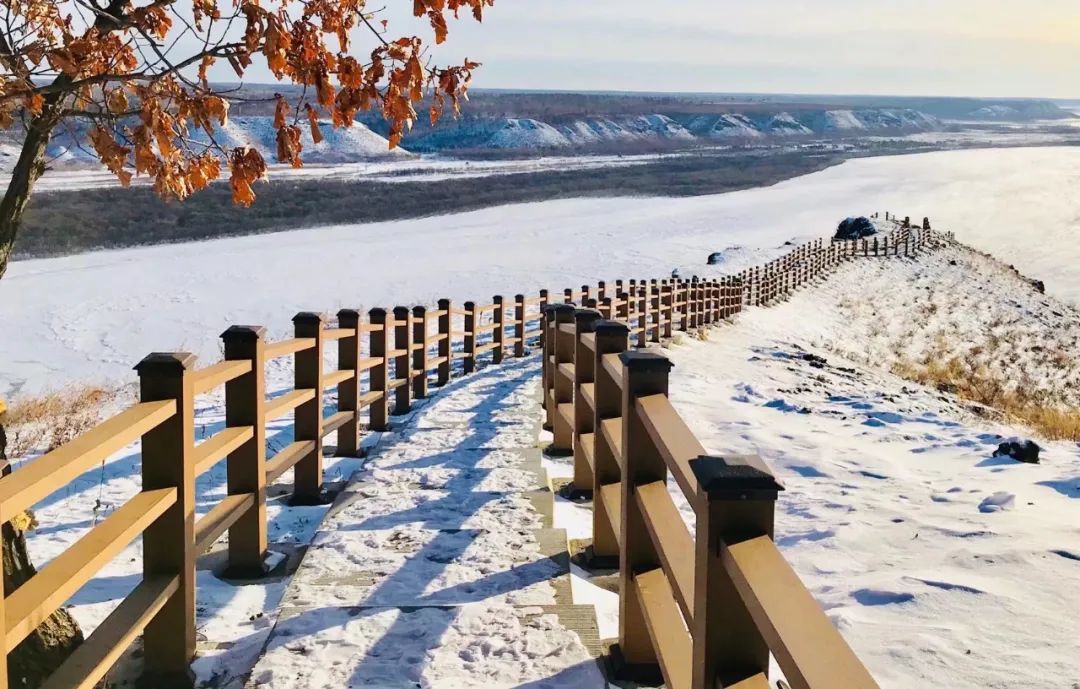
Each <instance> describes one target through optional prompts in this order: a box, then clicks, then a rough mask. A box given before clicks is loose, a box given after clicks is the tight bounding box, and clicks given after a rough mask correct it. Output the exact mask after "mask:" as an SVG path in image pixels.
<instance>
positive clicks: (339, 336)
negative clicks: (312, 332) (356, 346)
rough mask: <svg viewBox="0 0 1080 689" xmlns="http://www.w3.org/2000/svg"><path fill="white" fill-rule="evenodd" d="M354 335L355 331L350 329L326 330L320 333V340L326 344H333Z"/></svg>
mask: <svg viewBox="0 0 1080 689" xmlns="http://www.w3.org/2000/svg"><path fill="white" fill-rule="evenodd" d="M355 334H356V331H355V330H353V329H352V328H327V329H326V330H324V331H322V338H323V340H325V341H327V342H333V341H337V340H344V339H345V338H346V337H352V336H353V335H355Z"/></svg>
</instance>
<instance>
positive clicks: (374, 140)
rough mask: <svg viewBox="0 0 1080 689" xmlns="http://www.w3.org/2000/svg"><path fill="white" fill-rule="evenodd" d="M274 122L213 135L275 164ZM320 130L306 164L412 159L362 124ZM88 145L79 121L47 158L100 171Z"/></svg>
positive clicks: (5, 163) (2, 159)
mask: <svg viewBox="0 0 1080 689" xmlns="http://www.w3.org/2000/svg"><path fill="white" fill-rule="evenodd" d="M273 122H274V121H273V118H272V117H258V116H256V117H248V116H239V117H232V118H230V119H229V121H228V123H227V124H226V125H225V126H224V127H220V128H218V129H216V130H215V131H214V139H215V140H216V141H217V142H218V143H219V144H221V146H222V147H224V148H226V149H229V148H231V147H234V146H252V147H254V148H257V149H258V150H259V152H261V153H262V154H263V157H264V158H265V159H266V160H267V161H269V162H274V161H276V160H277V157H276V153H275V152H276V151H277V143H276V141H277V138H276V137H277V130H276V129H274V126H273ZM321 130H322V133H323V136H324V137H325V139H324V140H323V141H322V143H319V144H315V143H314V142H313V141H312V139H311V135H310V134H309V133H308V131H307V126H306V123H305V126H304V127H303V132H304V133H303V137H302V139H301V143H302V144H303V146H304V151H303V157H304V161H305V162H308V163H339V162H358V161H370V160H387V159H390V160H393V159H398V160H400V159H405V158H410V157H412V156H411V155H410V154H409V153H408V152H407V151H405V150H403V149H401V148H398V149H394V150H390V145H389V142H388V141H387V140H386V139H385V138H384V137H382V136H379V135H378V134H376V133H375V132H373V131H371V130H370V129H368V128H367V127H366V126H365V125H363V124H362V123H360V122H359V121H357V122H354V123H353V125H352V127H349V128H348V129H338V130H335V129H334V128H333V127H332V126H331V123H330V121H329V120H327V121H324V122H322V123H321ZM191 138H192V139H193V140H194V141H201V142H208V141H209V139H208V138H207V136H206V133H205V132H203V131H202V130H194V131H192V133H191ZM87 141H88V140H87V136H86V128H85V127H84V126H81V125H80V123H79V122H77V121H76V122H73V123H71V125H70V126H69V127H65V128H63V129H62V130H61V131H58V132H57V133H56V134H55V135H54V136H53V138H52V140H51V142H50V143H49V149H48V155H49V157H50V159H51V163H52V164H53V165H59V166H61V167H64V166H69V167H70V166H75V167H79V166H93V167H100V166H101V163H100V162H98V161H97V159H96V158H95V157H94V156H93V155H92V149H91V148H90V146H89V144H88V143H87ZM17 150H18V149H17V148H16V147H15V146H14V144H12V143H10V142H9V141H7V140H0V170H8V169H10V168H11V167H12V166H13V165H14V164H15V160H16V156H17Z"/></svg>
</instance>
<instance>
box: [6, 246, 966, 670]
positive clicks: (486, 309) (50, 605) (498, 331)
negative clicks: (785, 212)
mask: <svg viewBox="0 0 1080 689" xmlns="http://www.w3.org/2000/svg"><path fill="white" fill-rule="evenodd" d="M946 239H947V235H942V234H940V233H934V232H930V231H923V230H912V231H910V232H908V231H906V230H905V232H904V233H903V234H902V235H897V238H896V239H893V241H892V243H891V244H890V243H889V238H885V239H884V241H883V242H882V244H880V245H879V244H878V243H877V241H876V240H875V241H874V243H873V244H872V245H868V244H866V242H865V241H864V242H863V243H862V244H858V243H845V242H834V243H832V244H830V245H828V246H825V245H824V244H823V243H822V242H820V241H817V242H811V243H809V244H807V245H804V246H801V247H798V248H797V249H795V250H793V251H792V252H791V253H789V254H787V255H785V256H783V257H781V258H778V259H776V260H774V261H771V262H769V263H768V264H766V265H765V266H762V267H760V268H753V269H747V270H744V271H742V272H741V273H739V274H738V275H735V276H731V277H725V278H720V279H712V280H701V279H698V278H692V279H689V280H649V281H645V280H629V281H625V282H624V281H622V280H617V281H615V282H614V283H611V284H608V283H604V282H601V283H599V284H598V285H597V286H596V287H591V286H584V287H582V288H581V289H580V290H575V289H572V288H571V289H566V290H564V291H563V294H562V295H561V296H562V302H563V303H561V304H556V303H554V302H557V301H559V300H558V299H554V298H553V297H554V295H550V294H549V293H548V291H547V290H541V291H540V293H539V295H538V296H535V297H526V296H525V295H517V296H516V297H515V298H514V300H513V301H512V302H511V301H508V300H505V299H504V298H503V297H499V296H496V297H494V298H493V299H492V301H491V302H490V303H486V304H478V303H476V302H466V303H465V304H463V305H462V308H456V307H455V306H454V305H453V303H452V302H451V301H450V300H448V299H444V300H441V301H439V303H438V304H437V306H436V307H435V308H427V307H423V306H417V307H412V308H408V307H397V308H395V309H393V310H392V311H387V310H385V309H381V308H376V309H371V310H370V311H369V312H368V313H367V318H366V319H365V318H364V314H362V313H361V312H360V311H359V310H354V309H343V310H341V311H339V312H338V314H337V317H336V322H334V323H329V322H328V320H329V319H328V318H327V317H326V316H324V315H322V314H318V313H300V314H298V315H297V316H296V317H295V318H294V319H293V325H294V337H293V338H290V339H287V340H283V341H279V342H267V341H266V334H265V329H264V328H262V327H255V326H234V327H232V328H229V329H228V330H227V331H225V333H224V334H223V335H222V340H223V343H224V360H223V361H221V362H220V363H217V364H214V365H211V366H208V367H204V368H198V367H197V366H196V357H195V356H194V355H191V354H186V353H164V354H163V353H158V354H151V355H150V356H148V357H146V358H145V359H143V361H142V362H140V363H139V364H138V366H136V371H137V372H138V376H139V380H140V402H139V403H137V404H135V405H133V406H131V407H130V408H128V409H126V410H124V411H122V412H121V413H119V414H117V415H116V416H113V417H112V418H110V419H108V420H106V421H105V422H103V423H101V424H100V425H98V426H97V427H95V428H94V429H92V430H91V431H89V432H87V433H85V434H83V435H81V436H79V437H78V438H76V439H75V440H74V441H72V442H70V443H68V444H66V445H64V446H62V447H60V448H58V449H56V450H54V451H52V452H49V453H47V454H45V455H43V456H42V457H40V458H38V459H36V460H34V461H32V462H29V463H26V464H25V465H23V466H21V467H19V468H18V469H17V470H15V471H13V472H12V473H11V474H10V475H8V476H5V477H3V478H2V479H0V522H7V521H9V520H11V519H12V518H13V517H15V516H16V515H18V514H19V513H20V512H22V511H24V510H26V509H28V508H30V507H32V506H33V505H34V504H35V503H37V502H39V501H40V500H42V499H44V498H46V497H47V496H49V495H50V494H52V493H53V492H55V491H57V490H59V489H61V488H63V487H64V486H66V485H68V484H69V483H70V482H71V481H73V480H74V479H76V478H77V477H78V476H80V475H81V474H82V473H84V472H85V471H87V470H89V469H91V468H92V467H94V466H96V465H98V464H100V463H102V462H103V461H105V460H106V459H107V458H108V457H110V456H112V455H114V454H115V453H117V452H118V451H120V450H122V449H123V448H124V447H126V446H128V445H130V444H131V443H133V442H135V441H138V440H141V446H142V451H141V456H142V461H141V466H142V491H141V492H140V493H138V494H137V495H136V496H135V497H133V498H131V499H130V500H128V501H127V502H126V503H125V504H124V505H122V506H121V507H119V508H117V509H116V510H115V511H113V512H112V513H111V514H110V515H109V516H108V517H107V518H106V519H105V520H104V521H102V522H101V523H100V524H98V525H97V526H95V527H94V528H93V529H91V530H90V531H89V532H88V533H87V534H86V535H84V536H83V537H82V538H81V539H79V541H77V542H76V543H75V544H74V545H73V546H71V547H70V548H69V549H67V550H66V551H65V552H63V553H62V554H60V555H58V556H57V557H56V558H55V559H53V560H52V561H51V562H49V563H48V564H47V565H46V566H45V567H43V568H42V570H41V571H40V572H39V573H38V574H37V575H36V576H35V577H33V578H32V579H31V580H30V581H28V582H27V583H26V584H24V585H23V586H21V587H20V588H18V589H17V590H15V591H5V592H4V595H3V596H0V623H2V626H0V629H4V630H5V631H4V634H5V636H4V641H5V645H6V649H7V653H10V652H11V651H12V650H13V649H14V648H15V647H16V646H17V645H18V644H19V643H20V642H21V641H22V640H23V639H25V638H26V637H27V636H28V635H29V634H30V633H32V632H33V631H34V630H35V629H36V628H37V627H38V625H40V624H41V623H42V622H43V621H44V620H45V619H47V618H48V616H49V615H51V614H52V613H53V612H55V611H56V610H57V609H58V608H59V607H60V606H61V605H63V604H64V602H65V601H67V600H68V599H69V598H70V597H71V596H72V595H73V594H74V593H75V592H76V591H77V590H78V589H79V588H81V587H82V586H83V585H84V584H85V583H87V582H88V581H89V580H91V579H92V578H93V577H94V576H95V575H96V574H97V572H99V571H100V570H101V568H102V567H103V566H104V565H105V564H107V563H108V562H109V561H110V560H112V559H113V558H114V557H116V556H117V555H118V554H119V553H120V552H121V551H122V550H123V549H124V548H125V547H126V546H127V545H128V544H130V543H131V542H132V541H134V540H135V539H136V538H137V537H139V536H140V535H141V536H142V537H143V577H142V580H141V582H140V583H139V584H138V585H137V586H136V587H135V589H134V590H133V591H132V592H131V594H129V595H128V596H127V598H125V599H124V601H123V602H122V603H121V604H120V605H119V607H117V608H116V610H115V611H114V612H113V613H112V614H110V615H109V616H108V617H107V618H106V619H105V620H104V621H103V622H102V623H101V624H100V625H99V626H98V627H97V629H96V630H95V631H94V632H93V634H91V635H90V637H89V638H87V640H86V641H85V642H84V643H83V644H82V645H81V646H79V648H78V649H76V651H75V652H74V654H73V655H72V656H71V657H70V658H69V659H68V660H67V661H66V662H65V663H63V664H62V665H61V666H60V667H58V668H57V669H56V670H55V672H54V673H53V674H52V675H51V677H50V678H49V680H47V682H46V683H45V685H44V687H46V688H47V689H72V688H78V689H89V688H90V687H93V686H94V685H95V684H96V683H97V682H98V681H99V680H101V679H102V678H103V677H104V676H105V675H106V674H107V673H108V672H109V670H110V669H111V668H112V666H113V664H114V663H115V662H116V661H117V660H118V659H119V658H120V656H121V655H122V654H123V653H124V651H125V650H126V649H127V648H128V647H129V646H130V645H131V644H132V643H133V642H134V641H135V640H136V639H137V638H138V637H139V635H140V634H141V635H142V637H143V645H144V654H143V656H144V663H145V668H144V675H145V677H146V678H147V679H148V680H149V681H150V682H151V683H152V684H153V685H154V686H163V687H164V686H168V687H175V686H190V685H191V684H192V673H191V669H190V662H191V660H192V659H193V658H194V656H195V648H196V647H195V600H196V595H197V592H196V590H195V560H196V558H197V557H199V556H200V555H202V554H203V553H205V552H207V551H208V550H209V549H210V548H211V547H212V546H213V545H214V543H215V542H217V541H218V540H219V539H220V538H221V537H222V536H223V535H224V534H226V533H228V537H229V543H228V560H227V570H226V575H227V576H229V577H234V578H239V579H249V578H257V577H259V576H262V575H264V574H265V570H264V563H265V562H266V557H267V554H268V550H267V549H268V539H267V516H266V495H267V492H266V488H267V486H268V485H270V484H273V483H274V482H276V481H278V480H279V479H280V478H281V477H282V476H283V475H284V474H286V472H288V471H289V470H290V469H291V470H292V471H293V496H292V500H293V503H294V504H318V503H321V502H324V501H325V496H324V494H323V468H322V460H323V455H324V452H323V449H324V448H323V444H324V439H325V438H326V437H327V436H330V435H331V434H334V433H336V434H337V435H336V441H337V445H336V452H337V454H338V455H343V456H353V455H358V454H359V453H360V447H361V443H360V440H361V434H362V431H363V430H364V429H365V427H366V428H367V429H368V430H370V431H383V430H386V429H387V428H388V427H389V425H388V424H389V417H390V414H391V413H394V414H402V413H405V412H407V411H408V410H409V409H410V407H411V404H412V400H413V399H414V398H422V397H425V396H427V395H428V394H429V387H430V386H431V385H444V384H446V383H447V382H449V381H450V380H451V378H452V377H453V376H454V375H455V374H467V373H471V372H472V371H474V370H476V368H477V366H478V362H479V361H480V360H481V358H482V357H483V358H488V357H490V361H491V362H492V363H499V362H501V361H502V360H503V358H504V357H505V356H507V355H512V356H518V357H520V356H524V355H526V354H527V353H528V344H529V343H530V342H540V343H542V346H543V350H544V355H543V381H544V390H545V394H544V406H545V409H546V413H547V418H548V422H549V424H550V427H551V428H552V429H553V431H554V437H555V440H554V445H553V447H554V448H555V449H563V450H566V451H572V452H573V453H574V466H575V470H574V480H575V485H577V486H579V487H581V488H583V489H588V490H594V495H595V496H596V501H595V503H594V546H595V548H596V551H597V553H599V554H605V555H610V556H612V557H616V556H618V557H619V558H620V562H621V563H622V565H623V566H622V582H623V589H622V590H623V591H624V592H626V594H625V595H623V596H622V599H621V602H620V613H621V622H620V648H621V649H622V652H623V654H624V655H625V657H626V659H627V660H628V661H629V662H631V663H646V664H647V663H652V662H657V661H658V662H659V664H660V667H661V668H662V669H663V672H664V675H665V677H666V678H667V679H668V682H669V686H671V687H673V688H675V689H681V688H682V687H689V686H693V687H694V688H695V689H703V688H704V687H706V686H708V687H710V689H711V687H713V686H714V679H715V678H716V677H721V678H724V677H728V676H729V675H731V673H732V672H735V669H738V672H736V674H739V673H742V671H743V670H747V671H749V670H753V672H749V673H748V674H747V673H743V674H746V677H747V678H749V679H748V680H747V681H748V682H750V683H749V684H747V685H745V686H746V687H756V686H759V685H760V686H762V687H764V686H765V685H764V684H760V682H761V681H763V680H761V679H758V678H759V677H760V678H763V677H764V672H765V670H766V669H767V663H766V664H763V663H765V661H767V652H766V649H767V648H768V649H771V650H772V652H773V653H774V654H775V655H776V656H777V658H778V659H779V660H780V662H781V666H782V667H784V669H785V671H786V672H788V678H789V679H791V680H792V681H793V685H794V686H795V689H800V688H801V687H814V688H815V689H823V688H824V687H840V686H844V687H850V688H856V687H863V686H874V685H873V682H872V680H870V679H869V676H868V675H866V674H865V670H863V669H862V666H861V665H860V664H859V663H858V661H857V660H856V659H855V658H854V656H852V655H851V654H850V650H848V649H847V646H846V645H845V644H844V642H843V640H842V639H841V638H840V636H839V635H838V634H837V633H836V631H835V630H834V629H833V628H832V626H831V625H829V624H828V620H827V619H825V617H824V615H823V614H822V613H821V611H820V609H819V608H817V606H816V604H815V603H814V601H813V599H812V598H811V597H810V594H809V593H808V592H807V591H806V589H805V588H804V587H803V586H802V584H801V583H800V582H799V581H798V578H797V577H796V576H795V574H794V573H793V572H792V571H791V569H790V567H788V565H787V564H786V562H784V560H783V558H782V556H780V554H779V552H778V551H776V549H775V546H774V545H773V544H772V541H771V535H772V504H773V501H774V500H775V493H776V491H777V490H779V486H778V485H777V484H776V483H775V480H774V479H772V477H771V474H769V472H768V470H767V469H766V468H765V467H764V465H763V464H761V463H760V461H759V460H756V459H755V460H752V459H740V458H733V457H732V458H726V459H725V458H709V457H704V456H703V455H704V450H703V449H702V448H701V446H700V445H699V444H698V443H697V441H696V440H695V439H694V438H693V435H692V434H691V433H690V431H689V429H687V428H686V426H685V424H683V422H682V421H681V419H680V418H679V416H678V414H677V412H675V411H674V409H673V408H671V406H670V404H669V403H668V402H667V399H666V396H665V394H666V391H667V370H668V368H669V364H668V363H667V361H666V360H665V359H663V357H659V356H657V355H655V354H646V353H636V352H627V351H626V350H627V348H628V346H629V342H631V341H633V343H634V345H635V346H636V347H638V348H643V347H646V346H648V345H649V344H650V343H659V342H662V341H664V340H666V339H668V338H670V337H672V336H673V334H674V332H676V331H689V330H695V329H698V328H701V327H704V326H707V325H710V324H712V323H716V322H718V321H721V320H723V319H726V318H730V317H731V316H733V315H734V314H736V313H738V312H739V311H741V310H742V309H743V308H744V307H745V306H746V305H747V304H767V303H770V302H772V301H774V300H775V299H777V298H779V297H781V296H783V295H785V294H788V293H790V292H791V291H792V290H794V289H795V288H797V287H798V286H800V285H802V284H804V283H805V282H807V281H808V280H811V279H814V278H817V277H819V276H821V275H824V274H825V273H827V272H829V271H830V270H832V269H833V268H835V266H836V265H838V264H839V263H841V262H843V261H844V260H848V259H851V258H854V257H856V256H869V255H875V256H885V255H891V256H897V255H913V253H915V252H918V251H920V250H923V249H925V248H926V247H929V246H933V245H935V244H936V243H940V242H941V241H945V240H946ZM870 246H872V247H873V248H869V247H870ZM879 246H880V247H881V248H880V252H879ZM901 246H903V247H904V248H903V249H902V250H901V249H900V247H901ZM574 302H579V303H582V304H584V305H587V306H590V307H593V309H588V310H584V311H583V310H578V309H576V308H575V306H573V303H574ZM333 343H336V345H337V368H336V369H332V370H325V365H324V355H325V354H326V353H327V351H326V350H328V349H330V348H332V347H333ZM283 357H292V359H293V368H294V387H293V389H292V390H290V391H288V392H285V393H284V394H281V395H278V396H275V397H271V398H268V397H267V391H266V384H265V378H266V375H265V372H266V365H267V362H270V361H272V360H275V359H280V358H283ZM222 387H224V393H225V417H226V418H225V428H224V429H223V430H221V431H219V432H217V433H215V434H213V435H212V436H210V437H209V438H206V439H204V440H202V441H201V442H198V443H196V440H195V412H194V409H195V400H196V398H198V397H199V396H200V395H205V394H207V393H210V392H213V391H216V390H219V389H220V388H222ZM330 390H336V393H337V403H336V407H335V408H329V409H328V408H327V406H328V405H326V403H325V393H326V392H327V391H330ZM290 413H292V414H293V415H294V434H293V442H291V443H290V444H288V445H286V446H285V447H283V448H281V449H280V450H278V451H277V452H276V453H275V454H273V455H272V456H267V451H266V429H267V425H268V424H270V423H272V422H274V421H276V420H279V419H281V418H282V417H284V416H286V415H288V414H290ZM365 413H366V417H367V419H366V424H365V423H364V414H365ZM699 457H700V458H699ZM221 461H225V462H226V463H227V496H226V497H225V498H224V499H222V500H221V501H220V502H219V503H218V504H217V505H216V506H215V507H213V508H212V509H211V510H210V511H209V512H208V513H206V514H205V515H204V516H202V517H201V518H199V519H196V515H195V502H196V501H195V479H196V478H197V477H198V476H200V475H202V474H204V473H206V472H207V471H209V470H210V469H211V468H212V467H214V466H215V465H217V464H218V463H219V462H221ZM667 471H671V472H672V474H673V475H674V476H675V477H676V480H677V481H678V483H679V485H680V486H681V487H682V488H683V491H684V493H685V494H686V495H687V498H688V499H689V500H690V502H691V504H692V505H693V506H694V508H695V510H696V511H697V513H698V534H697V539H696V545H695V540H694V539H692V538H691V537H690V535H689V532H688V531H687V530H686V529H685V527H684V526H682V521H681V520H680V519H679V517H678V514H677V512H676V511H675V508H674V504H673V503H671V502H670V497H667V494H666V493H663V491H662V490H661V489H662V488H663V485H662V484H663V481H664V478H665V476H666V472H667ZM669 599H670V600H669ZM675 601H677V602H678V605H677V606H676V605H675ZM717 610H722V611H723V612H721V613H717V612H716V611H717ZM680 615H681V617H680ZM837 673H840V674H837ZM800 678H803V679H800ZM7 680H8V676H7V654H6V653H4V654H0V689H7V686H8V681H7ZM841 680H842V681H841ZM725 681H727V680H726V679H725ZM691 682H692V684H691ZM739 686H743V685H739ZM744 689H745V688H744Z"/></svg>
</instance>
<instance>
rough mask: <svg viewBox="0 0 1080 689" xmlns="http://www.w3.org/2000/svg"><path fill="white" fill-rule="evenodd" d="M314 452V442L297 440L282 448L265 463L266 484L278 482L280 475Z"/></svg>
mask: <svg viewBox="0 0 1080 689" xmlns="http://www.w3.org/2000/svg"><path fill="white" fill-rule="evenodd" d="M314 450H315V441H314V440H298V441H297V442H295V443H289V444H288V445H286V446H285V447H283V448H282V449H281V451H280V452H278V453H277V454H276V455H274V456H273V457H271V458H270V460H269V461H267V462H266V483H267V484H270V483H273V482H274V481H276V480H278V478H280V477H281V475H282V474H284V473H285V472H286V471H288V470H289V469H292V468H293V465H294V464H296V463H297V462H299V461H300V460H301V459H303V458H304V457H306V456H307V455H308V453H309V452H314Z"/></svg>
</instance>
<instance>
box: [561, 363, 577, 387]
mask: <svg viewBox="0 0 1080 689" xmlns="http://www.w3.org/2000/svg"><path fill="white" fill-rule="evenodd" d="M557 370H558V372H559V375H560V376H562V377H563V378H565V379H567V380H568V381H570V382H571V383H573V382H574V364H573V363H564V364H559V366H558V369H557Z"/></svg>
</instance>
